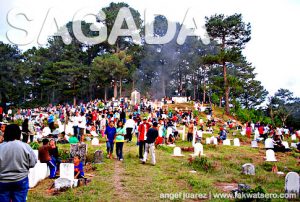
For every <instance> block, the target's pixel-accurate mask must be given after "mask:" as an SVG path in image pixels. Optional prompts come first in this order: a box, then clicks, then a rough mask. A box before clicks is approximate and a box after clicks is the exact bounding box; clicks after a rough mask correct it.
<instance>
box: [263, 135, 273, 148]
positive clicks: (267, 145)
mask: <svg viewBox="0 0 300 202" xmlns="http://www.w3.org/2000/svg"><path fill="white" fill-rule="evenodd" d="M265 148H266V149H274V143H273V140H272V139H271V138H267V139H266V141H265Z"/></svg>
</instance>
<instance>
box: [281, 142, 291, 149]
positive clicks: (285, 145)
mask: <svg viewBox="0 0 300 202" xmlns="http://www.w3.org/2000/svg"><path fill="white" fill-rule="evenodd" d="M282 145H283V146H284V147H285V148H286V149H289V148H290V146H289V143H288V142H287V141H283V142H282Z"/></svg>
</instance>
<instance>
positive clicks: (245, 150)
mask: <svg viewBox="0 0 300 202" xmlns="http://www.w3.org/2000/svg"><path fill="white" fill-rule="evenodd" d="M177 146H181V147H187V146H189V143H186V142H180V141H179V142H177ZM59 149H60V150H61V151H67V150H69V145H59ZM98 149H101V150H105V143H104V142H102V143H101V145H100V147H99V146H90V145H89V146H88V156H87V159H88V161H92V159H93V153H94V152H95V151H96V150H98ZM137 152H138V147H137V146H136V145H135V143H133V142H132V143H125V147H124V155H125V156H124V157H125V158H124V162H120V161H117V160H115V159H114V160H110V159H104V162H103V163H102V164H96V165H93V167H94V170H92V169H90V170H89V171H88V172H87V173H86V174H87V177H88V178H90V179H92V181H91V182H90V183H88V184H87V186H81V187H78V188H74V189H69V190H67V191H65V192H61V193H58V194H55V195H53V194H51V193H48V192H47V189H48V188H49V187H50V186H51V184H52V182H53V181H52V180H50V179H47V180H44V181H42V182H40V183H39V184H38V185H37V186H36V187H35V188H33V189H31V190H30V191H29V195H28V200H29V201H111V200H112V199H114V201H124V200H125V201H145V200H146V201H157V200H160V194H161V193H180V192H182V193H229V192H230V191H231V190H232V189H234V188H236V187H237V184H238V183H245V184H248V185H250V186H251V188H255V187H257V186H258V185H260V186H262V188H263V189H264V190H265V191H266V192H267V193H284V181H285V180H284V176H280V175H277V174H275V173H272V166H273V165H277V167H278V170H279V171H284V172H285V174H286V173H287V172H288V170H290V171H295V172H298V173H299V171H300V168H299V166H297V160H296V158H299V154H296V153H294V152H290V153H276V157H277V160H278V162H275V163H274V162H265V160H264V158H263V157H264V156H265V149H263V146H262V145H260V148H251V147H250V144H248V145H243V146H241V147H234V146H223V145H217V146H215V145H205V144H204V154H205V155H206V156H205V157H204V158H203V159H205V160H204V161H200V160H198V161H197V162H198V163H197V162H195V163H189V154H191V153H192V152H183V154H184V155H185V156H184V157H172V153H173V148H171V147H167V146H163V147H160V148H158V149H157V150H156V157H157V164H156V166H152V165H151V164H145V165H143V164H141V163H140V161H139V159H138V156H137ZM206 160H207V161H206ZM201 162H202V163H201ZM249 162H250V163H252V164H254V165H255V168H256V173H255V175H254V176H250V175H243V174H242V173H241V171H242V165H243V164H244V163H249ZM191 170H196V171H197V172H196V173H191V172H190V171H191ZM214 201H224V199H214ZM273 201H280V200H273ZM282 201H284V200H282Z"/></svg>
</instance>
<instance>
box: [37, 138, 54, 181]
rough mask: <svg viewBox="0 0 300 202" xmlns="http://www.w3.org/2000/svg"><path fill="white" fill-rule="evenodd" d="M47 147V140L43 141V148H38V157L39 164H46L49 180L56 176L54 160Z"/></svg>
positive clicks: (49, 148)
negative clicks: (48, 170)
mask: <svg viewBox="0 0 300 202" xmlns="http://www.w3.org/2000/svg"><path fill="white" fill-rule="evenodd" d="M51 149H52V148H51V146H50V145H49V140H48V139H47V138H45V139H43V146H41V147H40V148H39V152H38V154H39V155H38V156H39V160H40V162H41V163H47V165H48V166H49V169H50V176H49V178H50V179H53V178H55V176H56V170H57V168H56V164H55V161H54V159H52V158H51V156H50V153H49V151H50V150H51Z"/></svg>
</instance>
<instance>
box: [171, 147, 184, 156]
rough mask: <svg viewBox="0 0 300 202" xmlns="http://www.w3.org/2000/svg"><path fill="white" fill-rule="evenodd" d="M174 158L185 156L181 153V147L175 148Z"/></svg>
mask: <svg viewBox="0 0 300 202" xmlns="http://www.w3.org/2000/svg"><path fill="white" fill-rule="evenodd" d="M172 156H184V155H183V154H182V153H181V148H180V147H175V148H174V150H173V155H172Z"/></svg>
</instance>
